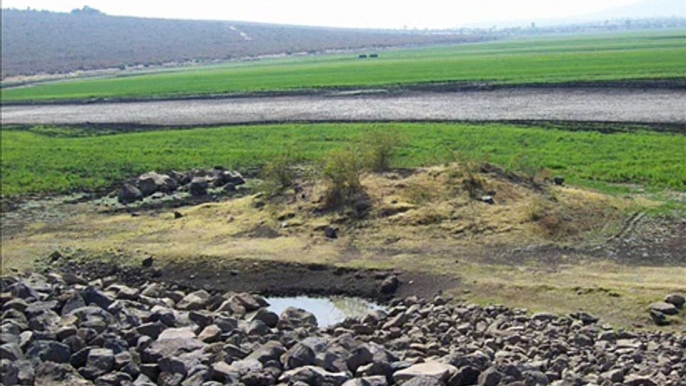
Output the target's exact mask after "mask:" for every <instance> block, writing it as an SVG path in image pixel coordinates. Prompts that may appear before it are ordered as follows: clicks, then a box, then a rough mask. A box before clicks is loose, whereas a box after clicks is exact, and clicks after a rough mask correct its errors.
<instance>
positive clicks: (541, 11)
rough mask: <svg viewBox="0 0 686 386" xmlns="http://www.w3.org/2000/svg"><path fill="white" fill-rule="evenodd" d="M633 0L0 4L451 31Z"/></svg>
mask: <svg viewBox="0 0 686 386" xmlns="http://www.w3.org/2000/svg"><path fill="white" fill-rule="evenodd" d="M636 1H637V0H566V1H556V0H224V1H207V0H195V1H187V0H184V1H168V0H166V1H157V0H152V1H151V0H76V1H72V0H2V7H3V8H20V9H25V8H27V7H31V8H35V9H47V10H51V11H64V12H67V11H70V10H72V9H74V8H81V7H82V6H84V5H86V4H87V5H89V6H91V7H94V8H97V9H100V10H101V11H103V12H105V13H107V14H110V15H127V16H143V17H162V18H175V19H211V20H235V21H258V22H266V23H282V24H304V25H322V26H336V27H361V28H402V27H403V26H407V27H409V28H413V27H417V28H451V27H460V26H463V25H465V24H470V23H482V22H490V21H507V20H534V19H555V18H569V17H574V16H578V15H582V14H586V13H591V12H596V11H600V10H604V9H607V8H612V7H616V6H621V5H626V4H631V3H635V2H636Z"/></svg>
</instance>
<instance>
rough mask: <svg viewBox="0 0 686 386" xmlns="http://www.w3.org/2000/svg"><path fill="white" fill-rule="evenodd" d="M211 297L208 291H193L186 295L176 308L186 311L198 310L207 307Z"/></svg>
mask: <svg viewBox="0 0 686 386" xmlns="http://www.w3.org/2000/svg"><path fill="white" fill-rule="evenodd" d="M209 298H210V294H209V293H207V291H204V290H200V291H195V292H191V293H189V294H188V295H186V296H185V297H184V298H183V299H181V301H180V302H179V303H178V304H177V305H176V308H178V309H180V310H186V311H197V310H202V309H204V308H205V305H206V302H207V300H208V299H209Z"/></svg>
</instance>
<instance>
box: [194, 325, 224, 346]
mask: <svg viewBox="0 0 686 386" xmlns="http://www.w3.org/2000/svg"><path fill="white" fill-rule="evenodd" d="M221 337H222V330H221V329H220V328H219V327H218V326H217V325H216V324H212V325H209V326H207V327H205V328H204V329H203V330H202V332H200V334H199V335H198V339H200V340H201V341H203V342H205V343H214V342H218V341H219V340H221Z"/></svg>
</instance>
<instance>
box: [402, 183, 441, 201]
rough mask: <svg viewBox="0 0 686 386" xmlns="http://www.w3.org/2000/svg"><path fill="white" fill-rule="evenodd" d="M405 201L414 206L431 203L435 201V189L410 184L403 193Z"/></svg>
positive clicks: (433, 187) (423, 185)
mask: <svg viewBox="0 0 686 386" xmlns="http://www.w3.org/2000/svg"><path fill="white" fill-rule="evenodd" d="M403 193H404V195H405V197H407V200H408V201H409V202H411V203H413V204H416V205H422V204H426V203H429V202H432V201H434V200H435V199H436V195H437V187H435V186H427V185H425V184H420V183H411V184H408V185H407V188H405V190H404V191H403Z"/></svg>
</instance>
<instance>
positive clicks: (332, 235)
mask: <svg viewBox="0 0 686 386" xmlns="http://www.w3.org/2000/svg"><path fill="white" fill-rule="evenodd" d="M324 234H325V235H326V237H327V238H329V239H337V238H338V228H334V227H331V226H328V227H326V228H324Z"/></svg>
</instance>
